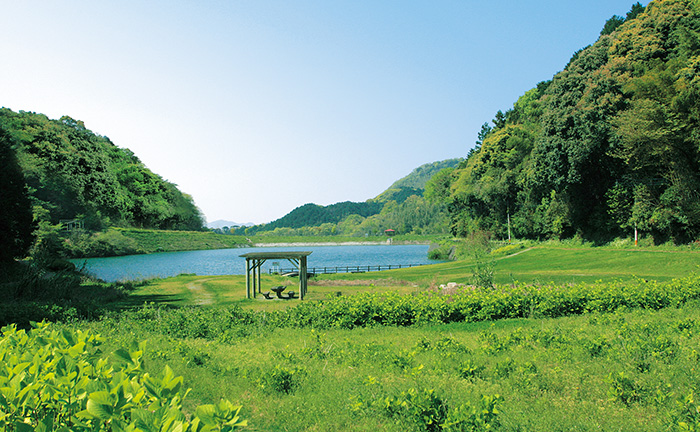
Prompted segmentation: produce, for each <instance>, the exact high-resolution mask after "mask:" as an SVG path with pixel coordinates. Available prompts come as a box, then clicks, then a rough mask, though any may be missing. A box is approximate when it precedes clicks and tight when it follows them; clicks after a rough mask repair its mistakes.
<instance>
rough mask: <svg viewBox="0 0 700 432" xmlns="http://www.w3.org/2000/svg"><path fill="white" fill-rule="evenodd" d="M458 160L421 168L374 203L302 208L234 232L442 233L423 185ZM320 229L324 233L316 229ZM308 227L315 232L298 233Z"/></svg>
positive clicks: (436, 208)
mask: <svg viewBox="0 0 700 432" xmlns="http://www.w3.org/2000/svg"><path fill="white" fill-rule="evenodd" d="M461 160H462V159H448V160H444V161H439V162H433V163H427V164H424V165H421V166H420V167H418V168H416V169H414V170H413V171H412V172H411V173H410V174H409V175H407V176H406V177H403V178H402V179H400V180H397V181H396V182H394V184H392V185H391V186H390V187H389V188H388V189H387V190H386V191H384V192H382V193H381V194H380V195H378V196H377V197H376V198H374V199H369V200H367V201H364V202H351V201H345V202H339V203H336V204H331V205H328V206H321V205H317V204H304V205H303V206H301V207H297V208H296V209H294V210H292V211H291V212H289V213H288V214H286V215H285V216H283V217H281V218H279V219H277V220H275V221H273V222H270V223H269V224H263V225H256V226H253V227H247V228H246V227H243V228H240V229H238V230H237V231H236V232H237V233H241V234H242V233H244V232H245V233H247V234H255V233H260V232H270V231H275V230H277V232H280V231H281V230H283V229H287V231H289V230H297V231H294V233H295V234H302V235H309V234H311V235H330V234H346V235H363V234H370V233H378V232H383V230H384V229H386V228H392V229H399V230H401V231H403V232H412V231H416V230H423V229H425V228H426V227H427V226H432V228H431V229H432V230H439V231H441V230H442V229H443V224H442V221H443V218H442V217H440V216H439V215H436V214H435V213H441V212H443V211H444V208H443V207H442V206H434V205H431V204H429V203H426V202H425V201H424V200H423V198H422V197H423V193H424V191H425V186H426V183H427V182H428V180H429V179H430V178H431V177H432V176H433V175H434V174H435V173H437V172H439V171H440V170H442V169H444V168H450V167H455V166H457V164H459V163H460V161H461ZM418 215H419V216H418ZM322 225H323V226H324V227H323V229H318V227H321V226H322ZM331 225H332V227H331ZM438 226H439V228H438ZM310 227H315V228H317V229H313V230H312V229H306V230H299V229H300V228H310ZM287 231H285V233H287Z"/></svg>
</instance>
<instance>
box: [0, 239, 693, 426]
mask: <svg viewBox="0 0 700 432" xmlns="http://www.w3.org/2000/svg"><path fill="white" fill-rule="evenodd" d="M699 264H700V252H696V251H692V250H682V249H670V250H663V249H662V248H646V249H641V248H640V249H631V248H629V249H624V248H612V247H608V248H594V247H573V246H569V245H562V244H536V245H522V246H515V247H508V248H505V249H504V248H502V249H500V250H499V249H497V250H496V252H495V253H494V254H491V255H487V256H480V257H475V258H474V259H470V260H462V261H457V262H449V263H442V264H435V265H430V266H423V267H414V268H408V269H400V270H391V271H384V272H370V273H359V274H358V273H356V274H338V275H316V276H314V277H312V278H311V283H310V286H309V291H308V293H309V295H308V297H307V298H306V299H305V300H304V301H300V300H278V299H275V300H265V299H264V298H263V297H262V296H258V298H256V299H246V298H245V277H244V276H198V275H180V276H178V277H174V278H168V279H159V280H151V281H146V282H143V283H138V284H133V285H129V286H128V287H124V289H128V291H129V293H128V295H125V296H121V297H120V296H115V297H114V298H113V299H111V300H109V301H108V303H109V307H108V308H106V309H103V310H101V311H100V312H99V313H95V314H93V316H92V317H84V316H73V317H71V316H70V315H64V316H62V317H61V318H60V319H59V320H58V321H60V322H58V323H56V324H54V326H55V327H57V328H59V329H61V330H62V331H63V333H62V334H64V335H70V334H72V333H71V332H82V333H76V334H79V335H84V334H93V333H96V334H99V335H101V337H102V339H103V340H102V342H101V345H100V347H99V352H100V353H102V355H103V356H105V358H107V361H111V362H114V364H122V363H123V362H124V361H125V360H124V358H127V359H129V358H131V359H132V360H127V364H128V365H131V366H129V367H130V368H132V369H130V370H132V371H133V370H136V368H137V366H138V368H140V369H138V370H139V371H142V372H141V373H145V374H146V376H147V377H159V378H157V382H158V383H161V384H159V385H165V384H163V383H167V382H175V381H173V378H172V376H170V375H167V373H166V374H165V375H163V373H164V372H163V371H165V372H167V371H169V370H170V369H169V368H172V373H173V374H175V376H179V377H182V386H183V389H185V388H191V390H190V391H189V393H187V394H186V397H184V398H182V399H181V400H180V399H177V401H179V402H178V403H180V405H178V406H179V407H180V408H181V409H182V412H183V413H184V414H185V415H186V416H190V417H182V418H195V416H200V417H197V418H209V419H213V418H214V417H211V416H209V417H207V415H206V414H207V413H208V412H209V411H210V410H214V408H212V407H214V406H217V405H216V404H223V402H221V401H223V400H226V401H231V403H232V404H233V408H236V407H238V406H240V411H236V409H237V408H236V409H234V410H233V411H231V410H228V411H226V413H228V414H227V415H228V417H226V418H233V417H232V416H233V414H235V413H237V415H238V417H236V422H235V424H234V423H231V425H230V426H229V427H228V429H225V428H223V429H212V430H233V429H238V428H242V429H243V430H251V431H339V430H342V431H369V430H372V431H402V432H406V431H486V430H494V431H495V430H498V431H601V430H602V431H618V430H624V431H688V430H698V429H699V428H700V414H699V413H700V402H698V401H697V394H698V389H700V378H698V376H699V375H698V373H697V370H698V368H699V367H700V354H699V352H700V277H698V276H697V275H696V273H697V269H698V265H699ZM484 268H488V269H489V271H492V275H493V280H494V281H495V282H496V285H495V286H485V287H483V286H482V287H474V286H471V283H472V282H473V281H474V280H475V279H474V276H476V275H477V273H478V272H482V271H484ZM448 282H456V283H458V284H465V285H464V286H461V287H457V288H456V290H455V291H453V292H448V291H449V290H443V289H441V288H440V285H442V284H446V283H448ZM297 283H298V280H297V279H292V278H285V277H282V276H278V275H263V276H262V287H263V291H267V290H269V288H270V287H272V286H275V285H287V286H288V287H289V289H290V290H295V291H296V290H297ZM94 289H99V288H97V287H95V288H94ZM78 315H80V314H78ZM85 332H88V333H85ZM76 337H77V336H76ZM81 337H82V336H81ZM44 339H45V338H42V339H41V340H44ZM68 339H71V338H70V337H69V338H68ZM144 342H145V345H144ZM3 346H7V344H5V345H3V344H0V347H3ZM120 348H126V349H127V350H126V351H124V350H122V351H119V349H120ZM73 350H74V351H75V347H74V348H73ZM70 351H71V350H68V351H65V350H64V351H61V352H69V353H70ZM42 352H43V351H42ZM110 353H117V354H110ZM125 353H130V354H125ZM86 355H87V354H86ZM8 358H9V357H8ZM86 358H93V357H90V356H88V357H86ZM47 364H55V362H54V363H51V362H47ZM58 364H62V363H60V362H59V363H58ZM134 365H137V366H134ZM17 367H19V366H17ZM115 367H116V366H115ZM15 369H16V368H15ZM15 369H13V370H15ZM81 370H82V369H81ZM85 370H87V369H85ZM132 373H135V372H132ZM160 377H163V378H160ZM168 377H169V378H168ZM149 379H152V378H144V381H143V382H144V383H146V382H150V381H148V380H149ZM112 382H113V380H112ZM132 382H133V381H132ZM178 382H179V381H178ZM110 385H115V386H116V387H114V388H113V389H112V390H109V391H107V390H105V391H107V393H110V391H114V392H116V393H114V394H115V395H116V394H119V392H120V390H118V389H117V387H119V386H122V384H118V385H117V384H110ZM144 385H145V384H144ZM106 388H109V386H107V387H106ZM119 388H123V387H119ZM149 388H150V387H149ZM148 391H151V390H148ZM182 392H183V393H182V394H184V390H182ZM171 393H172V392H171ZM171 393H168V394H171ZM5 394H9V393H7V392H5ZM110 394H111V393H110ZM159 394H162V391H161V393H159ZM179 394H180V393H178V395H179ZM86 395H87V396H85V397H86V399H88V400H93V405H92V407H93V411H94V412H93V414H89V410H88V414H81V415H82V416H88V417H89V415H93V417H95V418H101V417H99V415H107V414H104V413H105V412H108V411H109V410H108V409H107V408H108V405H109V403H111V402H110V400H114V401H116V400H117V399H108V398H106V396H104V397H103V395H106V393H99V392H97V393H95V392H93V393H89V392H88V393H86ZM98 396H99V397H100V398H101V399H100V398H98ZM25 397H26V396H25ZM115 397H116V396H115ZM152 397H153V398H155V396H152ZM178 397H179V396H178ZM36 399H37V400H39V399H41V398H40V397H37V398H36ZM3 400H8V399H7V397H6V398H5V399H3ZM3 400H0V403H2V401H3ZM153 400H155V399H153ZM96 401H97V402H96ZM98 402H99V403H102V404H104V405H101V406H102V407H103V408H104V412H103V411H99V410H98V411H95V406H97V405H95V404H97V403H98ZM114 403H115V404H118V402H114ZM152 403H155V402H152ZM171 403H172V402H171ZM110 406H111V405H110ZM221 406H223V405H221ZM227 406H229V405H227ZM114 407H117V405H114ZM114 407H113V408H114ZM197 407H200V408H197ZM201 407H206V408H201ZM110 409H111V408H110ZM114 409H115V410H116V408H114ZM109 412H116V411H114V410H113V411H109ZM139 412H141V411H139ZM154 412H155V411H154ZM212 412H213V411H212ZM95 413H97V414H95ZM98 414H99V415H98ZM110 415H115V414H110ZM124 415H127V414H124ZM76 416H77V417H76V418H83V417H80V415H77V414H76ZM84 418H87V417H84ZM221 418H224V417H221ZM243 420H244V421H245V422H247V424H246V425H245V426H244V424H243V423H241V421H243ZM91 421H93V423H90V424H91V425H92V426H91V427H93V429H84V430H108V429H94V427H95V425H96V424H97V423H94V422H95V421H97V420H94V419H93V420H91ZM110 421H112V420H103V423H100V424H104V425H106V424H108V423H109V422H110ZM197 421H199V420H197ZM212 421H213V420H212ZM232 421H233V420H232ZM7 430H20V429H11V428H10V429H7ZM143 430H161V429H157V428H155V429H148V428H144V429H143ZM164 430H165V429H164ZM173 430H174V429H173Z"/></svg>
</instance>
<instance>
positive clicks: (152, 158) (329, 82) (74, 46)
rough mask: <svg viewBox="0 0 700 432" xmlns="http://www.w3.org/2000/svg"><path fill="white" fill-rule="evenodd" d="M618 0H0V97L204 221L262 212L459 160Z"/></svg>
mask: <svg viewBox="0 0 700 432" xmlns="http://www.w3.org/2000/svg"><path fill="white" fill-rule="evenodd" d="M632 3H634V2H633V1H632V0H589V1H586V2H581V1H569V0H543V1H522V0H521V1H515V0H503V1H499V2H485V1H476V0H461V1H457V0H432V1H431V0H422V1H417V0H374V1H369V0H325V1H321V0H283V1H272V0H246V1H243V0H228V1H226V0H201V1H195V0H168V1H161V0H149V1H131V0H121V1H102V0H90V1H74V0H62V1H60V2H59V1H49V0H44V1H34V0H26V1H15V0H0V4H2V14H0V62H1V63H0V64H1V65H2V66H1V67H0V106H3V107H6V108H10V109H12V110H13V111H20V110H22V111H31V112H37V113H42V114H45V115H46V116H48V117H49V118H52V119H58V118H60V117H61V116H64V115H68V116H70V117H72V118H74V119H76V120H82V121H83V122H84V123H85V126H86V127H87V128H88V129H90V130H92V131H93V132H95V133H96V134H99V135H103V136H106V137H109V138H110V140H111V141H112V142H113V143H114V144H116V145H117V146H119V147H122V148H128V149H130V150H131V151H133V152H134V153H135V154H136V155H137V156H138V157H139V158H140V159H141V161H142V162H143V163H144V164H145V165H146V166H147V167H148V168H149V169H151V170H152V171H153V172H155V173H157V174H159V175H160V176H162V177H163V178H164V179H166V180H168V181H170V182H172V183H174V184H176V185H178V187H179V188H180V190H182V191H183V192H185V193H187V194H189V195H191V196H192V197H193V199H194V201H195V204H196V205H197V206H198V207H199V208H200V209H201V210H202V212H203V214H204V215H205V217H206V219H207V220H208V221H214V220H218V219H224V220H228V221H233V222H238V223H266V222H270V221H273V220H275V219H278V218H280V217H282V216H284V215H285V214H287V213H288V212H290V211H291V210H293V209H294V208H296V207H299V206H301V205H303V204H306V203H315V204H319V205H329V204H333V203H336V202H341V201H365V200H367V199H370V198H374V197H375V196H377V195H379V194H380V193H381V192H383V191H384V190H385V189H387V188H388V187H389V186H390V185H391V184H392V183H393V182H394V181H396V180H398V179H400V178H402V177H404V176H406V175H408V174H409V173H410V172H411V171H412V170H413V169H415V168H417V167H418V166H420V165H422V164H425V163H430V162H435V161H440V160H444V159H450V158H458V157H465V156H466V154H467V153H468V151H469V149H470V148H472V147H473V146H474V143H475V141H476V137H477V134H478V133H479V130H480V129H481V125H482V124H483V123H485V122H490V121H491V120H492V119H493V118H494V115H495V113H496V112H497V111H498V110H503V111H506V110H507V109H509V108H512V106H513V104H514V103H515V101H516V100H517V98H518V97H520V96H521V95H522V94H523V93H525V92H526V91H527V90H529V89H531V88H533V87H534V86H535V85H536V84H537V83H538V82H540V81H544V80H548V79H551V78H552V77H553V75H554V74H556V73H557V72H559V71H561V70H562V69H563V68H564V66H565V65H566V63H567V62H568V61H569V59H570V58H571V56H572V55H573V53H574V52H576V51H577V50H579V49H581V48H583V47H585V46H587V45H589V44H592V43H594V42H595V41H596V40H597V38H598V35H599V33H600V30H601V29H602V27H603V25H604V24H605V21H606V20H607V19H609V18H610V17H611V16H613V15H622V16H624V15H625V14H626V13H627V11H629V10H630V8H631V6H632ZM643 4H646V2H644V3H643Z"/></svg>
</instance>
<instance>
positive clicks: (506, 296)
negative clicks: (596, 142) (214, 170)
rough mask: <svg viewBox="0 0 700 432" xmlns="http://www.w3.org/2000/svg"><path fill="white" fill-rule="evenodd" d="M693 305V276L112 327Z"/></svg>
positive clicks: (203, 329) (167, 315)
mask: <svg viewBox="0 0 700 432" xmlns="http://www.w3.org/2000/svg"><path fill="white" fill-rule="evenodd" d="M694 299H700V276H693V277H687V278H684V279H675V280H672V281H669V282H655V281H645V280H638V281H637V282H634V283H623V282H611V283H603V282H599V283H595V284H575V285H563V286H559V285H554V284H550V285H541V286H540V285H512V286H501V287H498V288H464V289H463V290H461V291H458V292H454V293H451V294H445V293H442V292H437V291H430V292H423V293H418V294H414V295H401V294H397V293H384V294H372V293H364V294H358V295H351V296H341V297H334V298H332V299H329V300H325V301H320V302H300V303H299V304H298V305H296V306H294V307H291V308H288V309H286V310H283V311H276V312H251V311H246V310H244V309H242V308H241V307H239V306H227V307H221V308H202V307H187V308H177V309H166V308H162V307H157V306H154V305H153V304H150V305H146V306H144V307H142V308H141V309H138V310H136V311H130V312H122V313H119V314H114V315H113V316H112V318H111V319H114V320H125V321H127V322H130V323H132V324H133V323H135V322H147V323H148V327H149V329H152V330H155V331H157V332H159V333H163V334H167V335H171V336H174V337H191V338H205V339H210V340H213V339H219V340H233V339H235V338H237V337H240V336H242V335H244V334H245V333H247V332H250V331H252V329H254V328H256V327H314V328H346V329H351V328H356V327H371V326H379V325H385V326H411V325H422V324H442V323H453V322H475V321H485V320H497V319H504V318H526V317H550V318H553V317H561V316H566V315H576V314H582V313H587V312H613V311H616V310H619V309H623V308H642V309H653V310H657V309H661V308H664V307H678V306H681V305H683V304H684V303H686V302H688V301H690V300H694Z"/></svg>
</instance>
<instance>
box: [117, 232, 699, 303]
mask: <svg viewBox="0 0 700 432" xmlns="http://www.w3.org/2000/svg"><path fill="white" fill-rule="evenodd" d="M496 252H497V251H496ZM312 260H313V256H312V257H311V258H310V264H309V266H310V267H312V266H313V265H312V263H313V262H312ZM481 261H482V262H487V263H488V264H489V265H491V266H492V268H493V271H494V282H495V283H496V284H501V285H504V284H513V283H526V284H542V283H551V282H553V283H555V284H571V283H594V282H597V281H603V282H611V281H623V282H632V281H635V280H638V279H646V280H655V281H668V280H671V279H673V278H677V277H681V276H685V275H689V274H692V273H694V272H697V271H698V270H699V269H700V252H697V251H686V250H662V249H653V248H651V249H614V248H592V247H578V248H576V247H568V246H552V245H540V246H534V247H523V248H522V249H517V250H516V251H515V252H513V253H511V254H509V255H499V254H498V253H496V254H494V255H491V256H488V257H486V258H484V259H482V260H481ZM478 265H479V263H477V262H476V261H475V260H473V259H472V260H462V261H457V262H447V263H441V264H433V265H428V266H421V267H412V268H406V269H396V270H388V271H382V272H367V273H350V274H348V273H339V274H335V275H316V276H314V277H313V278H311V280H310V288H309V293H308V298H307V299H308V300H309V301H315V300H323V299H326V298H328V297H329V296H336V295H347V294H355V293H360V292H387V291H396V292H400V293H403V294H409V293H415V292H420V291H423V290H426V289H429V288H435V287H439V286H440V285H442V284H447V283H449V282H455V283H459V284H470V283H471V282H472V280H473V275H474V272H475V271H476V269H477V266H478ZM297 284H298V280H297V279H291V278H285V277H282V276H277V275H265V274H263V275H262V283H261V285H262V287H263V291H269V288H270V287H273V286H278V285H286V286H289V289H290V290H296V291H298V289H297ZM262 298H263V297H262V296H260V295H258V299H255V300H253V299H251V300H248V299H246V298H245V276H243V275H232V276H196V275H180V276H177V277H173V278H168V279H157V280H152V281H148V282H147V283H146V284H144V285H143V286H141V287H139V288H138V289H137V290H136V291H134V292H133V293H132V294H131V295H130V296H129V298H128V302H129V303H131V304H142V303H143V302H145V301H156V302H160V301H163V302H166V303H168V304H172V305H176V306H192V305H212V304H216V305H232V304H238V305H240V306H242V307H245V308H252V309H261V310H263V309H265V310H268V309H276V308H277V309H278V308H285V307H288V306H290V305H294V304H296V302H294V301H291V302H283V301H263V300H261V299H262Z"/></svg>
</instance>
